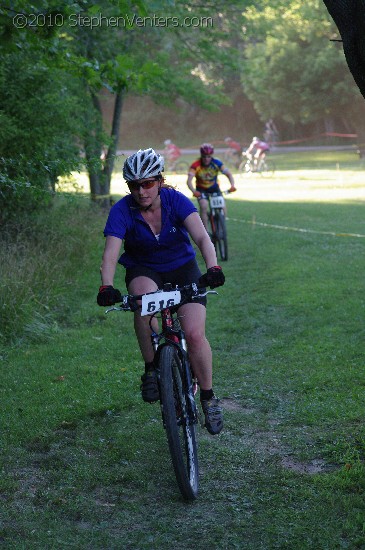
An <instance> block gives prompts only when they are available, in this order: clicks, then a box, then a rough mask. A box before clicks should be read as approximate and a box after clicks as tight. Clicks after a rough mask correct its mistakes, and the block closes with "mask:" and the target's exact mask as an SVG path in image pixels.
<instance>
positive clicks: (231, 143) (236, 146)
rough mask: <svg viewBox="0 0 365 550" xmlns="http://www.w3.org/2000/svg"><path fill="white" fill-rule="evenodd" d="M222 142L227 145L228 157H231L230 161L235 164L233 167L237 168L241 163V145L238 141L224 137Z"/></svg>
mask: <svg viewBox="0 0 365 550" xmlns="http://www.w3.org/2000/svg"><path fill="white" fill-rule="evenodd" d="M224 141H225V143H226V144H227V147H229V149H228V153H229V155H230V156H231V157H232V160H233V161H234V162H235V165H236V167H237V168H238V166H239V165H240V163H241V157H242V145H241V144H240V143H238V141H235V140H234V139H232V138H230V137H226V138H225V140H224Z"/></svg>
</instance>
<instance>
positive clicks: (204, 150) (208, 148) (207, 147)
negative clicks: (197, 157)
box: [200, 143, 214, 155]
mask: <svg viewBox="0 0 365 550" xmlns="http://www.w3.org/2000/svg"><path fill="white" fill-rule="evenodd" d="M213 153H214V147H213V145H211V144H210V143H203V145H202V146H201V147H200V154H201V155H212V154H213Z"/></svg>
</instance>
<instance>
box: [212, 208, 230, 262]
mask: <svg viewBox="0 0 365 550" xmlns="http://www.w3.org/2000/svg"><path fill="white" fill-rule="evenodd" d="M214 224H215V241H214V244H215V248H216V251H217V254H218V252H219V255H220V258H221V260H223V261H224V262H225V261H227V260H228V242H227V228H226V218H225V217H224V214H223V212H216V214H215V216H214Z"/></svg>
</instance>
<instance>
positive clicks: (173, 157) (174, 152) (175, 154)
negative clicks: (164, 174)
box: [163, 139, 181, 170]
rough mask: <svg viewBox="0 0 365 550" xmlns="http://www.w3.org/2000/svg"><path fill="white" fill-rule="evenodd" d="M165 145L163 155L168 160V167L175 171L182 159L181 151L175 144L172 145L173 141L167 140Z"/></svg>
mask: <svg viewBox="0 0 365 550" xmlns="http://www.w3.org/2000/svg"><path fill="white" fill-rule="evenodd" d="M164 145H165V149H164V152H163V155H164V157H165V159H166V160H167V164H168V167H169V168H170V169H171V170H173V169H174V168H175V164H176V162H177V160H178V159H179V158H180V157H181V150H180V149H179V147H178V146H177V145H175V143H172V141H171V139H166V140H165V141H164Z"/></svg>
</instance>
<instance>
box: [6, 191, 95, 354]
mask: <svg viewBox="0 0 365 550" xmlns="http://www.w3.org/2000/svg"><path fill="white" fill-rule="evenodd" d="M77 197H78V198H77V199H75V198H74V197H73V196H72V195H70V196H67V195H66V196H65V198H64V199H63V201H62V202H61V204H60V203H59V201H56V205H55V207H54V208H52V209H49V208H47V209H45V210H44V211H43V212H41V213H39V212H37V213H36V215H35V214H34V213H33V214H32V213H29V211H28V212H24V213H23V214H22V216H21V217H20V218H19V216H18V218H17V220H16V221H13V222H11V223H10V222H9V223H8V224H7V227H6V229H4V230H3V231H2V234H1V240H0V261H1V265H2V280H1V292H0V327H1V328H0V348H1V349H2V350H4V349H5V348H6V347H8V346H9V345H10V346H11V345H16V344H17V345H18V346H19V345H21V343H22V342H23V341H24V340H28V341H41V340H43V339H45V338H48V337H49V336H51V335H52V334H53V333H57V332H58V330H59V324H60V323H61V324H62V323H63V322H65V319H66V316H67V313H68V311H69V304H68V301H67V299H66V296H67V294H68V293H69V292H70V290H71V289H72V287H73V286H74V285H75V284H76V277H77V276H78V274H79V273H80V270H82V269H83V268H84V267H85V265H87V262H88V253H87V251H86V250H87V247H88V246H92V242H93V241H92V239H95V238H96V229H95V227H93V228H90V225H89V219H90V215H92V216H93V217H95V219H98V217H97V212H93V210H92V209H91V207H90V205H89V204H88V201H86V200H85V196H83V195H78V196H77ZM101 224H102V222H100V225H101ZM90 243H91V244H90Z"/></svg>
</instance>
